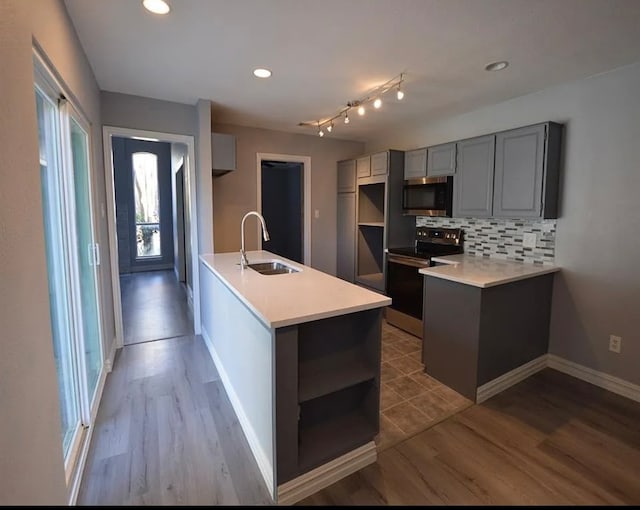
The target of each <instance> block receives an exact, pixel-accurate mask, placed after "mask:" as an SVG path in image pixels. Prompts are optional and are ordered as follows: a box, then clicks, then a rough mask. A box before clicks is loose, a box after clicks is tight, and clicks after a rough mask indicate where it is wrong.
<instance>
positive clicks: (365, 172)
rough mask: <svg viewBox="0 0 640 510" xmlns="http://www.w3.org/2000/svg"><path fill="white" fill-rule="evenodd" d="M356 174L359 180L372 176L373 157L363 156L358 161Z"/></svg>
mask: <svg viewBox="0 0 640 510" xmlns="http://www.w3.org/2000/svg"><path fill="white" fill-rule="evenodd" d="M356 173H357V175H358V179H359V178H361V177H370V176H371V156H363V157H361V158H358V159H356Z"/></svg>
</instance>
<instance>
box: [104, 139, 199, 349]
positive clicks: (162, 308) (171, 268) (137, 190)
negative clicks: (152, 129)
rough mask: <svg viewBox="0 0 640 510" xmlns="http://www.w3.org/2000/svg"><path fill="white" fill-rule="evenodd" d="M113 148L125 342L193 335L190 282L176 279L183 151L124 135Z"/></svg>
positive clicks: (180, 236) (178, 146)
mask: <svg viewBox="0 0 640 510" xmlns="http://www.w3.org/2000/svg"><path fill="white" fill-rule="evenodd" d="M112 146H113V167H114V183H115V197H116V224H117V228H118V256H119V272H120V292H121V296H120V300H121V303H122V323H123V334H124V339H123V343H124V345H132V344H137V343H142V342H149V341H153V340H161V339H165V338H173V337H179V336H187V335H192V334H193V324H192V323H193V319H192V318H191V312H190V309H189V306H188V292H187V285H189V282H187V280H186V278H184V280H183V281H181V280H180V276H182V275H181V274H180V266H181V265H182V263H183V259H184V247H181V246H180V244H182V243H183V242H184V240H183V237H184V221H183V216H184V214H181V213H183V211H181V210H179V209H181V208H182V206H183V203H184V196H183V192H184V189H183V186H182V183H181V182H180V175H179V174H180V172H181V171H182V170H181V169H182V167H183V166H184V153H185V149H186V147H185V146H183V145H182V144H173V145H172V144H170V143H167V142H159V141H150V140H140V139H135V138H125V137H113V139H112ZM176 167H180V168H176ZM178 193H180V196H178ZM181 254H182V260H181V257H180V255H181ZM185 272H186V271H185ZM185 272H183V273H185Z"/></svg>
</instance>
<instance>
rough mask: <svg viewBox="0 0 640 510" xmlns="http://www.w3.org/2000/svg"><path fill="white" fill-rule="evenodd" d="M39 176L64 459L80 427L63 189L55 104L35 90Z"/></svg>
mask: <svg viewBox="0 0 640 510" xmlns="http://www.w3.org/2000/svg"><path fill="white" fill-rule="evenodd" d="M36 109H37V113H38V135H39V139H40V178H41V187H42V189H41V191H42V206H43V207H42V208H43V216H44V234H45V249H46V257H47V273H48V280H49V306H50V313H51V333H52V336H53V353H54V358H55V363H56V371H57V374H58V394H59V397H60V417H61V422H62V444H63V451H64V456H65V460H66V459H67V457H68V454H69V450H70V446H71V443H72V439H73V437H74V433H75V432H76V430H77V429H78V428H79V427H80V409H79V405H78V384H77V380H76V377H75V373H76V371H75V366H74V361H73V360H74V358H73V341H72V338H73V337H72V328H71V310H70V308H69V307H70V303H71V297H70V289H69V285H68V282H69V272H68V268H67V266H66V261H67V257H66V256H65V255H66V253H67V251H66V249H65V242H64V235H65V232H64V228H65V221H64V209H63V204H62V201H61V200H62V197H63V190H62V182H61V172H60V168H59V154H58V152H57V149H56V148H57V137H58V133H57V130H56V126H57V122H56V121H57V112H56V110H55V107H54V105H53V104H52V103H51V102H50V101H49V100H48V99H47V98H46V97H45V96H44V95H43V94H42V93H41V92H40V91H39V90H36Z"/></svg>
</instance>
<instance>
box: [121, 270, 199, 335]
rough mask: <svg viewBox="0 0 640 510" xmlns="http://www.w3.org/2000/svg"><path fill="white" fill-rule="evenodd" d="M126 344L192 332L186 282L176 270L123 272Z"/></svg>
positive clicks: (190, 333) (123, 321) (123, 320)
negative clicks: (184, 282) (180, 280)
mask: <svg viewBox="0 0 640 510" xmlns="http://www.w3.org/2000/svg"><path fill="white" fill-rule="evenodd" d="M120 293H121V297H122V323H123V329H124V344H125V345H131V344H135V343H140V342H149V341H151V340H159V339H162V338H172V337H177V336H184V335H192V334H193V318H192V316H191V311H190V309H189V305H188V304H187V292H186V289H185V286H184V284H182V283H180V282H179V281H178V280H177V279H176V275H175V273H174V272H173V271H144V272H139V273H130V274H124V275H120Z"/></svg>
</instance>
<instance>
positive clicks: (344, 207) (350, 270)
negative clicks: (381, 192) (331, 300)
mask: <svg viewBox="0 0 640 510" xmlns="http://www.w3.org/2000/svg"><path fill="white" fill-rule="evenodd" d="M337 244H338V257H337V261H336V262H337V265H336V276H337V277H338V278H342V279H343V280H347V281H348V282H351V283H353V281H354V274H355V267H356V266H355V256H356V194H355V193H338V239H337Z"/></svg>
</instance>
